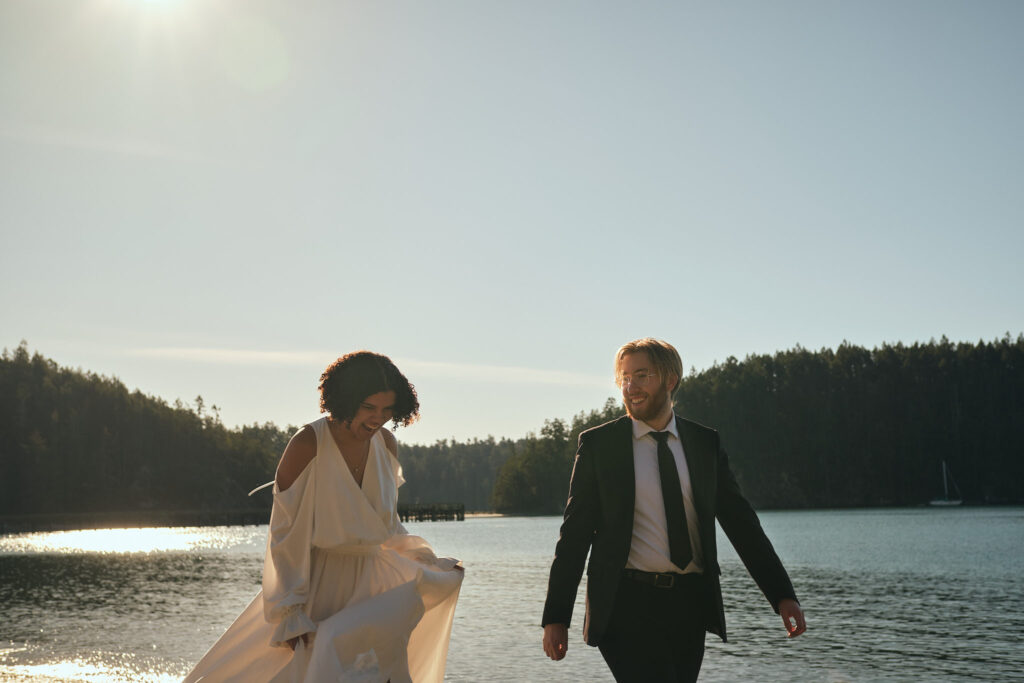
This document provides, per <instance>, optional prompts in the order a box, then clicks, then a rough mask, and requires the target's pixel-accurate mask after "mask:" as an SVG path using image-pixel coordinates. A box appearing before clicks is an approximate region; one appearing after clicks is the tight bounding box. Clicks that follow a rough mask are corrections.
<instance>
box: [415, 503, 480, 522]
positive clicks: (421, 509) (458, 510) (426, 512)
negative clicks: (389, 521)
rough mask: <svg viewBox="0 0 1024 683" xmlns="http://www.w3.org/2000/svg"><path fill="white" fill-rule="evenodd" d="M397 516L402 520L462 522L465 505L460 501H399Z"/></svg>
mask: <svg viewBox="0 0 1024 683" xmlns="http://www.w3.org/2000/svg"><path fill="white" fill-rule="evenodd" d="M398 516H399V517H400V518H401V520H402V521H403V522H464V521H466V506H465V505H463V504H462V503H399V504H398Z"/></svg>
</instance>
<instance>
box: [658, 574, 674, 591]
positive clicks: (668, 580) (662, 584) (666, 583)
mask: <svg viewBox="0 0 1024 683" xmlns="http://www.w3.org/2000/svg"><path fill="white" fill-rule="evenodd" d="M663 579H664V580H663ZM675 583H676V577H675V576H673V575H672V574H655V575H654V587H655V588H672V586H674V585H675Z"/></svg>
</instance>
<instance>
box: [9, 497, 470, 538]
mask: <svg viewBox="0 0 1024 683" xmlns="http://www.w3.org/2000/svg"><path fill="white" fill-rule="evenodd" d="M398 516H399V518H400V519H401V520H402V521H403V522H462V521H465V519H466V506H465V505H463V504H462V503H399V504H398ZM269 521H270V506H269V505H268V506H267V507H261V508H246V509H238V510H134V511H130V512H75V513H64V514H36V515H0V534H24V533H30V532H36V531H73V530H79V529H135V528H141V527H167V526H171V527H182V526H240V525H243V526H244V525H252V524H266V523H267V522H269Z"/></svg>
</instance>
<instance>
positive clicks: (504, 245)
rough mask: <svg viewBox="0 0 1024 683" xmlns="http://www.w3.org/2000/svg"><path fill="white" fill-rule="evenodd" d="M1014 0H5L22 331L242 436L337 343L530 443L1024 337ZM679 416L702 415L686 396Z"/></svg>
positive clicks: (17, 315) (278, 406)
mask: <svg viewBox="0 0 1024 683" xmlns="http://www.w3.org/2000/svg"><path fill="white" fill-rule="evenodd" d="M1022 32H1024V3H1020V2H1017V1H1015V0H1011V1H1008V2H997V1H994V0H983V1H980V2H979V1H974V0H971V1H967V0H964V1H962V2H950V1H945V0H900V1H899V2H892V1H891V0H884V1H882V0H880V1H871V0H864V1H860V2H835V1H824V0H814V1H810V0H808V1H806V2H795V1H786V0H780V1H778V2H770V3H766V2H760V1H750V2H738V1H725V2H716V3H708V2H699V3H698V2H685V1H680V2H643V1H641V2H628V3H627V2H603V1H598V0H594V1H589V2H582V1H573V0H560V1H559V2H550V1H547V0H544V1H541V0H535V1H531V0H516V1H514V2H512V1H506V2H495V1H486V0H446V1H427V0H405V1H402V0H395V1H393V2H369V1H363V2H351V1H345V0H331V1H330V2H326V1H323V2H313V1H310V2H303V1H294V0H289V1H284V0H280V1H273V2H272V1H268V0H244V1H243V0H222V1H218V2H213V1H211V0H148V1H147V0H31V1H28V0H2V1H0V347H6V348H8V349H13V348H15V347H16V346H17V345H18V344H19V343H20V342H21V340H25V341H27V343H28V346H29V349H30V350H32V351H38V352H39V353H41V354H43V355H44V356H47V357H49V358H52V359H54V360H55V361H56V362H57V363H59V364H60V365H64V366H71V367H80V368H82V369H84V370H89V371H93V372H96V373H99V374H103V375H107V376H115V377H117V378H119V379H120V380H121V381H122V382H124V383H125V384H126V385H127V386H128V387H129V388H131V389H136V388H137V389H139V390H141V391H143V392H144V393H147V394H151V395H154V396H158V397H161V398H164V399H166V400H168V401H171V402H173V401H174V400H175V399H181V400H183V401H186V402H190V401H192V400H193V399H194V397H196V396H197V395H201V396H202V397H203V399H204V401H205V402H206V405H207V406H209V405H211V404H213V405H216V406H218V407H219V408H220V414H221V418H222V419H223V421H224V422H225V424H228V425H230V426H234V425H240V424H251V423H254V422H259V423H263V422H266V421H273V422H275V423H277V424H279V425H282V426H285V425H300V424H303V423H305V422H308V421H310V420H312V419H315V418H316V417H317V416H318V403H317V394H316V385H317V382H318V378H319V375H320V373H321V372H322V370H323V369H324V368H325V367H326V366H327V365H328V364H329V363H330V362H331V361H332V360H333V359H335V358H336V357H338V356H340V355H342V354H344V353H346V352H349V351H353V350H357V349H364V348H365V349H371V350H374V351H378V352H380V353H385V354H387V355H389V356H390V357H392V358H393V359H394V360H395V361H396V363H397V364H398V366H399V367H400V368H401V369H402V370H403V372H405V374H406V375H407V376H408V377H409V379H410V380H411V381H412V382H413V383H414V384H415V385H416V387H417V390H418V392H419V395H420V400H421V404H422V418H421V420H420V421H419V422H418V423H417V424H415V425H413V426H412V427H409V428H405V429H400V430H399V431H398V436H399V439H400V440H404V441H407V442H411V443H416V442H419V443H432V442H433V441H435V440H437V439H445V438H454V439H458V440H467V439H471V438H478V437H479V438H484V437H486V436H488V435H493V436H495V437H497V438H501V437H510V438H518V437H521V436H523V435H525V434H526V433H527V432H530V431H538V430H539V429H540V428H541V427H542V426H543V423H544V421H545V420H546V419H552V418H562V419H570V418H571V417H572V416H573V415H575V414H577V413H579V412H581V411H589V410H592V409H596V408H600V407H601V406H602V405H603V404H604V402H605V400H606V399H607V398H609V397H613V396H616V395H617V391H616V389H615V386H614V382H613V373H612V357H613V354H614V352H615V350H616V349H617V348H618V347H619V346H620V345H621V344H622V343H624V342H626V341H629V340H631V339H635V338H638V337H644V336H654V337H659V338H663V339H665V340H668V341H669V342H671V343H673V344H674V345H675V346H676V347H677V348H678V349H679V350H680V352H681V354H682V356H683V362H684V365H685V367H686V368H687V370H689V369H690V368H694V369H696V370H697V371H700V370H702V369H705V368H708V367H710V366H712V365H713V364H714V363H715V362H721V361H724V360H725V359H726V358H728V357H730V356H736V357H738V358H740V359H742V358H743V357H745V356H747V355H748V354H770V353H773V352H775V351H779V350H784V349H789V348H793V347H794V346H796V345H800V346H803V347H804V348H809V349H812V350H817V349H821V348H826V347H827V348H834V347H836V346H837V345H839V344H840V343H842V342H843V341H844V340H846V341H849V342H851V343H854V344H859V345H862V346H866V347H869V348H873V347H876V346H879V345H881V344H883V343H886V342H889V343H895V342H898V341H901V342H904V343H907V344H912V343H914V342H918V341H920V342H926V341H928V340H929V339H932V338H936V339H937V338H939V337H941V336H942V335H946V336H947V337H948V338H949V339H951V340H953V341H971V342H975V341H978V340H980V339H984V340H992V339H995V338H997V337H1001V336H1002V335H1004V334H1005V333H1007V332H1009V333H1010V334H1011V335H1013V336H1016V335H1017V334H1020V333H1021V332H1024V305H1022V303H1021V292H1022V291H1024V268H1022V267H1021V266H1020V262H1021V255H1022V252H1024V236H1022V234H1024V230H1022V227H1024V221H1022V218H1024V191H1022V181H1024V135H1022V134H1021V123H1020V122H1021V121H1024V79H1022V78H1021V76H1020V68H1021V65H1022V64H1024V41H1021V40H1020V36H1021V35H1022ZM680 411H681V412H683V413H684V414H685V406H680Z"/></svg>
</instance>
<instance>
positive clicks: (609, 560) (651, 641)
mask: <svg viewBox="0 0 1024 683" xmlns="http://www.w3.org/2000/svg"><path fill="white" fill-rule="evenodd" d="M682 372H683V364H682V360H681V359H680V357H679V353H678V352H677V351H676V350H675V348H674V347H673V346H672V345H671V344H668V343H666V342H663V341H660V340H657V339H650V338H648V339H638V340H636V341H633V342H630V343H628V344H626V345H624V346H623V347H622V348H620V349H619V351H618V353H617V354H616V356H615V376H616V383H617V384H618V385H619V387H620V388H621V390H622V399H623V401H624V402H625V404H626V412H627V413H628V416H627V417H622V418H619V419H618V420H614V421H612V422H608V423H606V424H603V425H601V426H599V427H595V428H593V429H589V430H587V431H585V432H583V433H582V434H580V441H579V448H578V450H577V452H576V462H575V464H574V465H573V471H572V480H571V481H570V483H569V500H568V502H567V503H566V506H565V516H564V521H563V523H562V529H561V533H560V537H559V540H558V543H557V544H556V545H555V559H554V562H553V563H552V565H551V575H550V579H549V581H548V595H547V601H546V602H545V604H544V618H543V622H542V624H543V626H544V652H545V653H546V654H547V655H548V656H549V657H551V658H552V659H555V660H559V659H562V658H563V657H565V653H566V650H567V648H568V627H569V622H570V620H571V618H572V609H573V603H574V602H575V600H576V589H577V587H578V585H579V581H580V577H581V576H582V574H583V565H584V561H585V560H586V558H587V551H588V550H589V551H590V562H589V564H588V565H587V610H586V617H585V620H584V623H583V638H584V639H585V640H586V642H587V644H588V645H596V646H597V647H598V648H599V649H600V651H601V655H602V656H603V657H604V659H605V662H607V664H608V667H609V668H610V669H611V671H612V674H614V676H615V680H616V681H620V682H622V681H658V682H663V681H696V680H697V674H698V673H699V672H700V665H701V661H702V660H703V657H704V633H705V631H711V632H712V633H716V634H718V635H719V636H720V637H721V638H722V640H725V614H724V611H723V608H722V591H721V586H720V584H719V579H718V576H719V574H720V573H721V570H720V568H719V566H718V552H717V548H716V545H715V544H716V538H715V519H716V518H717V519H718V522H719V524H721V526H722V529H723V530H724V531H725V533H726V535H727V536H728V537H729V540H730V541H731V542H732V544H733V546H734V547H735V548H736V551H737V552H738V553H739V556H740V558H741V559H742V560H743V563H744V564H745V565H746V567H747V570H748V571H749V572H750V574H751V575H752V576H753V577H754V580H755V581H756V582H757V585H758V586H759V587H760V588H761V591H762V592H763V593H764V595H765V597H766V598H768V601H769V602H770V603H771V605H772V607H773V608H774V609H775V611H776V612H777V613H779V614H780V615H781V616H782V620H783V623H784V624H785V626H786V630H787V631H788V632H789V636H790V637H795V636H798V635H800V634H801V633H803V632H804V630H805V629H806V626H805V623H804V615H803V611H802V610H801V609H800V603H798V602H797V600H796V593H795V592H794V591H793V585H792V583H790V580H789V576H788V575H787V574H786V570H785V569H784V568H783V566H782V563H781V562H780V561H779V558H778V556H777V555H776V554H775V550H774V549H773V548H772V544H771V542H770V541H769V540H768V537H767V536H765V533H764V531H763V530H762V529H761V524H760V522H759V521H758V519H757V515H756V514H755V513H754V510H753V508H751V507H750V504H749V503H748V502H747V500H746V498H744V497H743V494H742V493H741V492H740V489H739V486H738V485H737V483H736V479H735V477H734V476H733V473H732V470H731V469H730V468H729V460H728V458H727V457H726V454H725V451H724V450H722V447H721V444H720V442H719V438H718V433H717V432H716V431H714V430H713V429H709V428H708V427H704V426H702V425H699V424H697V423H695V422H690V421H689V420H684V419H683V418H681V417H679V416H677V415H676V414H675V413H674V412H673V410H672V396H673V394H674V393H675V391H676V389H677V388H678V386H679V381H680V379H681V377H682Z"/></svg>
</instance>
